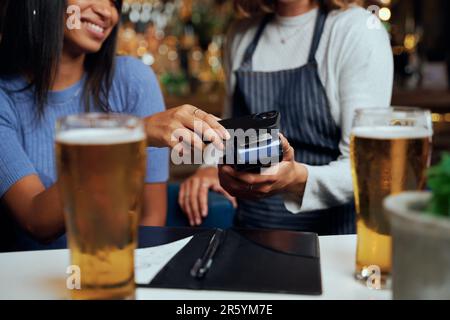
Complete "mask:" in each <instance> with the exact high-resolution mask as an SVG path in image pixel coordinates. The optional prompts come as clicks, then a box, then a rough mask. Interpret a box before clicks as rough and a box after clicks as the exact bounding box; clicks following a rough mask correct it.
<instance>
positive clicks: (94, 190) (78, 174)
mask: <svg viewBox="0 0 450 320" xmlns="http://www.w3.org/2000/svg"><path fill="white" fill-rule="evenodd" d="M56 157H57V164H58V182H59V184H60V190H61V196H62V200H63V206H64V212H65V218H66V227H67V235H68V242H69V246H70V251H71V252H70V254H71V258H72V259H71V260H72V265H74V266H76V267H77V268H78V270H79V272H80V274H79V275H80V280H81V289H80V290H77V289H74V290H73V291H72V297H73V298H75V299H119V298H133V296H134V249H135V248H136V243H137V227H138V221H139V216H140V210H141V205H142V196H143V187H144V177H145V171H146V143H145V133H144V128H143V124H142V122H141V120H140V119H138V118H135V117H131V116H126V115H112V114H83V115H74V116H69V117H66V118H63V119H61V120H59V121H58V124H57V132H56Z"/></svg>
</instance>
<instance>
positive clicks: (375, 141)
mask: <svg viewBox="0 0 450 320" xmlns="http://www.w3.org/2000/svg"><path fill="white" fill-rule="evenodd" d="M430 150H431V135H430V131H429V130H427V129H425V128H420V127H412V126H411V127H408V126H380V127H377V126H375V127H356V128H354V129H353V132H352V135H351V142H350V157H351V163H352V177H353V185H354V193H355V204H356V211H357V232H358V244H357V253H356V277H357V278H358V279H360V280H367V279H368V278H369V277H370V276H371V275H372V274H373V271H374V269H373V266H376V267H378V268H379V269H378V270H379V271H380V272H381V274H380V276H381V279H380V280H381V284H382V285H383V284H385V281H386V279H387V278H388V276H389V274H390V271H391V237H390V228H389V217H387V216H386V215H385V213H384V211H383V207H382V204H383V199H384V198H385V197H386V196H388V195H391V194H397V193H400V192H402V191H405V190H420V189H423V188H424V187H425V181H426V176H425V172H426V169H427V167H428V165H429V159H430Z"/></svg>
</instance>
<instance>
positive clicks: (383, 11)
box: [378, 8, 392, 21]
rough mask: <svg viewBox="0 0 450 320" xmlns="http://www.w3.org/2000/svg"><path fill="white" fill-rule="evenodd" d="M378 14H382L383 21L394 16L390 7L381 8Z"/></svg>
mask: <svg viewBox="0 0 450 320" xmlns="http://www.w3.org/2000/svg"><path fill="white" fill-rule="evenodd" d="M378 14H379V16H380V19H381V20H383V21H389V19H391V16H392V14H391V10H390V9H389V8H381V9H380V12H379V13H378Z"/></svg>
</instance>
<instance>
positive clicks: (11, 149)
mask: <svg viewBox="0 0 450 320" xmlns="http://www.w3.org/2000/svg"><path fill="white" fill-rule="evenodd" d="M33 174H37V172H36V170H35V168H34V166H33V164H32V163H31V161H30V159H29V158H28V156H27V154H26V153H25V151H24V149H23V147H22V145H21V144H20V139H19V137H18V135H17V118H16V115H15V113H14V111H13V105H12V102H11V101H10V100H9V98H8V96H7V95H6V93H4V91H2V90H1V89H0V198H2V197H3V196H4V194H5V193H6V192H7V191H8V190H9V189H10V188H11V187H12V186H13V185H14V184H15V183H17V182H18V181H19V180H21V179H22V178H24V177H26V176H29V175H33Z"/></svg>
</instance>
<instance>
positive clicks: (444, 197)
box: [427, 153, 450, 218]
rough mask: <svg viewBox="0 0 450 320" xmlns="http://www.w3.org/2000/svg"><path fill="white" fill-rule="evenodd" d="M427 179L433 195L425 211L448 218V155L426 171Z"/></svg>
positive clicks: (449, 208) (449, 162)
mask: <svg viewBox="0 0 450 320" xmlns="http://www.w3.org/2000/svg"><path fill="white" fill-rule="evenodd" d="M427 177H428V186H429V188H430V189H431V191H432V194H433V196H432V198H431V201H430V203H429V204H428V207H427V211H428V212H429V213H432V214H435V215H440V216H447V217H449V218H450V153H444V154H443V156H442V160H441V162H440V163H439V164H437V165H435V166H433V167H431V168H430V169H429V170H428V172H427Z"/></svg>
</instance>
